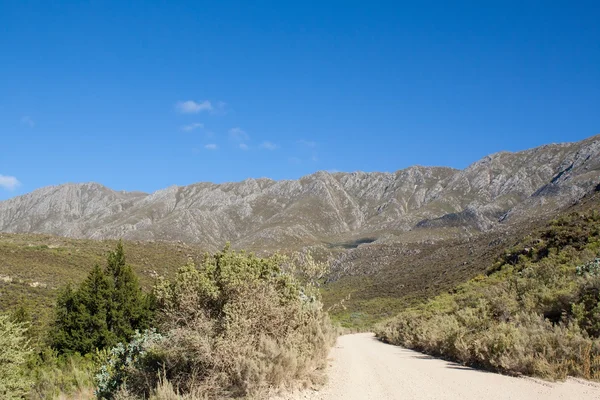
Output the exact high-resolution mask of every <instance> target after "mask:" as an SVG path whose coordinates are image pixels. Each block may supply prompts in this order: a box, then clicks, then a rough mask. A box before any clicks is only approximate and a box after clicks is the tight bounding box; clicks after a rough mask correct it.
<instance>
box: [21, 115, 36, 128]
mask: <svg viewBox="0 0 600 400" xmlns="http://www.w3.org/2000/svg"><path fill="white" fill-rule="evenodd" d="M21 123H22V124H23V125H27V126H28V127H30V128H33V127H34V126H35V121H34V120H33V119H32V118H31V117H30V116H29V115H25V116H24V117H22V118H21Z"/></svg>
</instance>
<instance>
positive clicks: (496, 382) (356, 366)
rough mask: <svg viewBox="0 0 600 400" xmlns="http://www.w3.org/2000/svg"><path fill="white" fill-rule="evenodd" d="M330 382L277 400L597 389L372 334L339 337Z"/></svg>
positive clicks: (472, 396) (477, 398)
mask: <svg viewBox="0 0 600 400" xmlns="http://www.w3.org/2000/svg"><path fill="white" fill-rule="evenodd" d="M328 372H329V383H328V384H327V385H326V386H325V387H324V388H323V389H322V390H320V391H314V390H308V391H304V392H299V393H294V394H290V395H286V396H283V397H277V399H282V400H283V399H286V400H288V399H289V400H299V399H309V400H313V399H323V400H334V399H335V400H337V399H340V400H341V399H345V400H353V399H361V400H368V399H373V400H375V399H377V400H390V399H405V400H406V399H416V400H420V399H432V400H434V399H435V400H443V399H452V400H459V399H460V400H481V399H485V400H493V399H515V400H516V399H519V400H521V399H522V400H530V399H544V400H546V399H548V400H551V399H565V400H567V399H577V400H586V399H594V400H598V399H600V385H598V384H595V383H590V382H587V381H584V380H575V379H569V380H567V381H566V382H560V383H552V382H545V381H540V380H537V379H531V378H514V377H509V376H504V375H499V374H494V373H489V372H484V371H478V370H474V369H472V368H467V367H464V366H462V365H459V364H454V363H450V362H446V361H443V360H439V359H436V358H432V357H430V356H427V355H424V354H421V353H417V352H414V351H411V350H407V349H404V348H402V347H397V346H391V345H387V344H384V343H381V342H379V341H378V340H376V339H375V337H374V336H373V334H370V333H366V334H365V333H360V334H354V335H345V336H341V337H340V338H339V339H338V342H337V344H336V346H335V347H334V348H333V349H332V351H331V355H330V360H329V371H328Z"/></svg>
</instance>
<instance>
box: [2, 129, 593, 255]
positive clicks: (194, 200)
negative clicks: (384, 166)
mask: <svg viewBox="0 0 600 400" xmlns="http://www.w3.org/2000/svg"><path fill="white" fill-rule="evenodd" d="M599 182H600V136H595V137H592V138H589V139H587V140H584V141H582V142H578V143H566V144H553V145H546V146H542V147H538V148H535V149H531V150H526V151H522V152H517V153H508V152H502V153H497V154H493V155H490V156H487V157H484V158H483V159H481V160H480V161H477V162H475V163H474V164H472V165H470V166H469V167H468V168H466V169H464V170H460V171H459V170H454V169H451V168H444V167H420V166H415V167H410V168H407V169H405V170H401V171H397V172H395V173H380V172H373V173H365V172H354V173H328V172H323V171H321V172H317V173H314V174H312V175H309V176H305V177H303V178H301V179H299V180H294V181H292V180H285V181H273V180H270V179H266V178H263V179H247V180H245V181H243V182H238V183H224V184H212V183H198V184H193V185H189V186H183V187H177V186H172V187H169V188H166V189H163V190H159V191H157V192H155V193H152V194H144V193H139V192H135V193H127V192H116V191H113V190H110V189H109V188H106V187H104V186H102V185H99V184H95V183H86V184H66V185H61V186H54V187H47V188H42V189H39V190H36V191H34V192H32V193H29V194H27V195H24V196H20V197H16V198H12V199H9V200H6V201H3V202H0V231H3V232H21V233H48V234H55V235H62V236H69V237H76V238H94V239H104V238H116V237H123V238H126V239H139V240H169V241H175V240H182V241H186V242H190V243H198V244H201V245H203V246H206V247H207V248H216V247H220V246H222V245H223V244H224V243H225V242H226V241H230V242H232V243H233V244H234V246H236V247H245V248H251V249H252V248H266V249H269V248H271V249H275V248H282V247H283V248H288V247H301V246H304V245H312V244H322V243H331V242H338V241H345V240H354V239H360V238H363V237H367V236H368V237H373V238H376V239H379V241H380V242H381V241H384V242H385V241H392V242H394V241H414V240H422V238H423V237H427V239H428V240H431V239H436V238H446V237H448V236H450V237H457V236H469V235H472V234H476V233H478V232H481V231H488V230H494V229H501V228H502V226H503V225H506V224H511V223H515V222H518V221H521V220H522V219H527V218H531V217H532V215H535V217H536V218H537V217H539V216H541V215H544V213H546V214H547V213H550V212H552V211H553V210H557V209H559V208H561V207H564V206H565V205H568V204H571V203H572V202H573V201H576V200H577V199H579V198H581V197H582V196H584V195H585V194H586V193H588V192H589V191H590V190H593V189H594V188H595V187H596V185H598V183H599ZM423 230H425V231H426V234H425V235H423V234H419V231H423Z"/></svg>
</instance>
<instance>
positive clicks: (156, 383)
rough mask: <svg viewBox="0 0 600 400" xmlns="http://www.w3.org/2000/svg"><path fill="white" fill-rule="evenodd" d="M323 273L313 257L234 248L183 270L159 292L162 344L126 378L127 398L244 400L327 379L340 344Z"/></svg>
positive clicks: (148, 349)
mask: <svg viewBox="0 0 600 400" xmlns="http://www.w3.org/2000/svg"><path fill="white" fill-rule="evenodd" d="M323 273H324V268H323V266H322V265H321V264H318V263H316V262H314V261H313V260H312V258H311V257H310V256H306V255H302V256H300V255H297V256H294V257H292V258H286V257H283V256H279V255H275V256H272V257H268V258H259V257H256V256H254V255H252V254H247V253H244V252H234V251H231V250H229V248H225V249H224V250H223V251H221V252H218V253H216V254H214V255H211V256H209V255H207V256H206V257H205V259H204V261H203V262H202V263H201V264H200V265H198V266H196V265H194V264H193V263H192V262H190V263H188V264H187V265H185V266H183V267H182V268H180V269H179V271H178V272H177V275H176V276H175V278H174V279H173V280H172V281H168V280H164V279H163V280H161V281H160V282H159V283H158V284H157V286H156V288H155V295H156V298H157V302H158V312H157V321H158V328H159V331H160V332H162V334H163V336H164V338H163V339H162V340H159V341H158V342H156V343H154V344H153V345H150V346H147V347H146V348H145V349H144V351H146V353H145V354H146V355H145V357H144V360H142V362H139V363H138V364H137V365H136V367H135V368H132V369H129V370H128V374H127V376H126V378H125V379H124V381H125V383H126V389H127V391H128V392H129V393H130V394H131V395H135V396H138V397H148V396H150V395H152V393H153V392H156V391H157V390H162V391H163V392H164V390H165V388H168V387H171V388H173V390H174V391H175V392H178V393H181V394H188V395H189V394H191V393H202V394H203V396H205V397H207V398H221V397H227V396H229V397H243V396H249V395H257V394H258V393H261V392H263V391H265V390H267V389H268V388H270V387H279V386H284V385H287V386H290V385H294V384H296V383H298V382H300V383H305V384H307V383H310V382H315V381H318V380H320V379H322V372H323V367H324V365H325V360H326V356H327V353H328V349H329V347H330V346H331V345H332V344H333V340H334V332H333V330H332V327H331V325H330V323H329V319H328V317H327V315H326V313H324V312H323V311H322V307H321V302H320V300H319V293H318V290H317V287H316V286H317V285H318V280H319V278H320V277H321V276H322V275H323ZM161 376H162V378H163V379H162V381H161V380H160V379H159V377H161ZM161 382H162V383H161Z"/></svg>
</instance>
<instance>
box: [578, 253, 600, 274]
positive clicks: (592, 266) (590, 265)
mask: <svg viewBox="0 0 600 400" xmlns="http://www.w3.org/2000/svg"><path fill="white" fill-rule="evenodd" d="M576 272H577V275H578V276H585V275H594V276H597V275H600V257H597V258H595V259H593V260H592V261H590V262H587V263H585V264H583V265H578V266H577V268H576Z"/></svg>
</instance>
